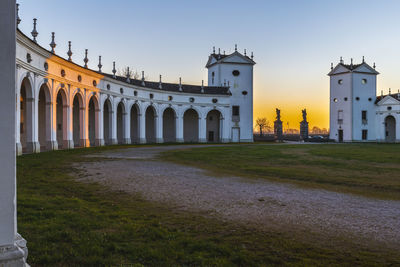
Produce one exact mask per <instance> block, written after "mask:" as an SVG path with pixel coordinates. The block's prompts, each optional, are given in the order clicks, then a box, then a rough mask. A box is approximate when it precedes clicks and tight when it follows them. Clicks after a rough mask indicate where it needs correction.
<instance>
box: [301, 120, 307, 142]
mask: <svg viewBox="0 0 400 267" xmlns="http://www.w3.org/2000/svg"><path fill="white" fill-rule="evenodd" d="M300 137H301V139H302V140H307V139H308V122H307V121H302V122H300Z"/></svg>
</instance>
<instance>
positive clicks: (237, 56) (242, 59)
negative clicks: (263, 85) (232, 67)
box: [221, 52, 254, 64]
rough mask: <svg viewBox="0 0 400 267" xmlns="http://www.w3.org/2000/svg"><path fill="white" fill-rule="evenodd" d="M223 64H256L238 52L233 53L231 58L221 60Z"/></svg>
mask: <svg viewBox="0 0 400 267" xmlns="http://www.w3.org/2000/svg"><path fill="white" fill-rule="evenodd" d="M221 62H224V63H242V64H254V62H253V61H252V60H251V59H249V58H247V57H244V56H242V55H241V54H239V53H238V52H236V53H233V54H232V55H229V56H227V57H225V58H223V59H222V60H221Z"/></svg>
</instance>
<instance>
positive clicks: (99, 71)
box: [97, 56, 103, 72]
mask: <svg viewBox="0 0 400 267" xmlns="http://www.w3.org/2000/svg"><path fill="white" fill-rule="evenodd" d="M97 67H99V72H101V67H103V65H101V56H99V65H97Z"/></svg>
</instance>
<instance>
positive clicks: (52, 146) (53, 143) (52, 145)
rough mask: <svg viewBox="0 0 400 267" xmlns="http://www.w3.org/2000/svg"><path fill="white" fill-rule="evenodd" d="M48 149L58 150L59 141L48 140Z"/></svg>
mask: <svg viewBox="0 0 400 267" xmlns="http://www.w3.org/2000/svg"><path fill="white" fill-rule="evenodd" d="M46 149H47V150H58V143H57V141H55V140H54V141H47V144H46Z"/></svg>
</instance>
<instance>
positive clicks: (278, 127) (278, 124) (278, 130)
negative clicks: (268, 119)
mask: <svg viewBox="0 0 400 267" xmlns="http://www.w3.org/2000/svg"><path fill="white" fill-rule="evenodd" d="M274 134H275V140H278V141H282V140H283V128H282V121H281V120H279V121H278V120H277V121H275V122H274Z"/></svg>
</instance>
